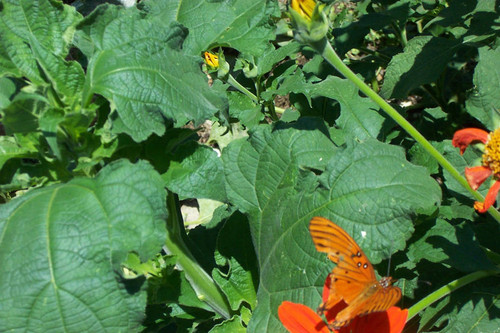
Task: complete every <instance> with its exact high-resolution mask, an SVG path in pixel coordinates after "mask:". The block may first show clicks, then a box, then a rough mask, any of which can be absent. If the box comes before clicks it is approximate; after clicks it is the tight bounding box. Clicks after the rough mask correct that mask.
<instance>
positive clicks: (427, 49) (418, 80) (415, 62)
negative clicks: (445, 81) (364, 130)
mask: <svg viewBox="0 0 500 333" xmlns="http://www.w3.org/2000/svg"><path fill="white" fill-rule="evenodd" d="M460 45H461V42H460V41H457V40H452V39H445V38H441V37H431V36H418V37H415V38H413V39H411V40H410V41H409V42H408V44H407V45H406V47H405V49H404V52H403V53H400V54H398V55H396V56H394V57H393V58H392V60H391V62H390V63H389V66H387V72H386V74H385V79H384V85H383V86H382V90H381V91H380V94H381V95H382V96H383V97H385V98H406V96H407V95H408V94H409V93H410V91H411V90H412V89H415V88H418V87H419V86H421V85H423V84H427V83H432V82H434V81H436V80H437V79H438V78H439V76H440V75H441V73H442V72H443V70H444V69H445V67H446V65H447V64H448V62H449V61H450V60H451V57H452V56H453V55H454V54H455V52H457V49H458V47H459V46H460Z"/></svg>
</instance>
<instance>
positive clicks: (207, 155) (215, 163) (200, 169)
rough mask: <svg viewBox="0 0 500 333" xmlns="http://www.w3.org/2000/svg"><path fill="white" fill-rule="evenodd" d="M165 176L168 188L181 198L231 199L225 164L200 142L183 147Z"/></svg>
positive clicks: (176, 154)
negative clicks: (227, 186)
mask: <svg viewBox="0 0 500 333" xmlns="http://www.w3.org/2000/svg"><path fill="white" fill-rule="evenodd" d="M162 177H163V180H164V181H165V185H166V186H167V188H168V189H169V190H171V191H173V192H175V193H177V194H179V195H180V196H181V197H184V198H207V199H213V200H218V201H226V200H227V199H226V190H225V187H224V171H223V169H222V161H221V160H220V158H219V157H218V156H217V153H216V152H215V151H214V150H213V149H212V148H211V147H208V146H203V145H200V144H198V143H197V142H189V143H187V144H184V145H181V146H180V147H179V148H178V149H177V150H176V151H175V152H174V154H173V156H171V157H170V165H169V168H168V169H167V172H165V173H164V174H163V175H162Z"/></svg>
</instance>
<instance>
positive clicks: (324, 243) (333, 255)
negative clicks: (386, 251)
mask: <svg viewBox="0 0 500 333" xmlns="http://www.w3.org/2000/svg"><path fill="white" fill-rule="evenodd" d="M309 232H310V233H311V237H312V239H313V242H314V244H315V245H316V250H318V251H319V252H325V253H327V254H328V258H330V260H331V261H333V262H334V263H337V267H335V268H334V269H333V271H332V280H331V281H332V282H331V283H332V285H331V288H330V296H329V299H328V301H327V302H325V303H323V304H322V305H321V306H320V309H318V310H319V312H323V311H325V310H328V309H329V308H330V307H331V305H332V304H334V303H333V302H335V301H338V300H340V299H343V300H344V301H345V302H346V303H347V304H350V303H351V302H352V301H353V300H354V299H356V297H357V296H358V295H360V294H361V293H362V292H363V291H364V290H365V289H366V288H367V287H368V286H370V285H373V284H374V283H375V282H377V280H376V277H375V271H374V270H373V266H372V264H371V263H370V261H369V260H368V258H367V257H366V255H365V254H364V252H363V251H362V250H361V248H360V247H359V246H358V244H356V242H355V241H354V239H352V237H351V236H349V234H348V233H346V232H345V231H344V230H343V229H342V228H340V227H339V226H338V225H336V224H335V223H333V222H332V221H330V220H328V219H325V218H323V217H319V216H316V217H313V218H312V219H311V222H310V224H309Z"/></svg>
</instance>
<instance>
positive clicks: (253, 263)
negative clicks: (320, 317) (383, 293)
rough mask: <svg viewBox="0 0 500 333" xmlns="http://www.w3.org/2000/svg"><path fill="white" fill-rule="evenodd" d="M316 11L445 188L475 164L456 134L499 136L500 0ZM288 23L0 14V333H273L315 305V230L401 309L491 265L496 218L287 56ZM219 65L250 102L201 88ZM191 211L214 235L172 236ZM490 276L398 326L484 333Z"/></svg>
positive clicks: (4, 9)
mask: <svg viewBox="0 0 500 333" xmlns="http://www.w3.org/2000/svg"><path fill="white" fill-rule="evenodd" d="M330 3H331V5H332V7H331V12H330V13H329V14H330V15H329V18H330V21H331V25H332V29H331V31H330V34H329V39H330V40H331V41H332V43H333V46H334V48H335V50H336V51H337V53H338V54H339V55H340V56H341V57H342V58H343V59H345V62H346V63H347V64H348V65H349V67H350V68H351V69H352V70H353V71H354V72H355V73H357V74H358V76H359V77H361V78H363V80H364V81H365V82H367V83H369V84H370V85H371V87H372V88H373V89H374V90H376V91H379V93H380V95H381V96H383V97H384V98H386V99H388V100H389V101H390V102H391V103H392V105H394V106H396V107H397V108H398V111H399V112H400V114H401V115H403V116H404V117H405V118H407V119H408V120H409V121H410V122H411V123H412V124H413V125H414V126H415V127H416V128H417V129H418V130H419V131H420V132H421V133H422V134H423V135H424V136H425V137H426V138H427V139H428V140H429V141H431V143H432V144H433V146H435V147H436V148H437V149H438V150H439V151H440V152H441V153H442V154H443V155H444V156H445V157H446V158H447V159H448V161H450V162H451V163H452V164H453V165H454V166H455V167H456V168H457V169H458V170H463V169H464V167H465V166H467V165H477V163H478V160H479V159H480V157H481V152H480V150H479V149H468V150H467V151H466V153H465V154H464V155H463V156H461V155H460V154H459V152H458V149H456V148H453V147H452V146H451V142H450V139H451V137H452V135H453V133H454V132H455V131H456V130H458V129H461V128H465V127H480V128H484V129H487V130H490V131H491V130H494V129H495V128H497V127H498V126H499V114H498V110H499V108H500V100H499V98H500V97H499V96H500V84H499V83H500V63H499V62H500V60H499V59H500V56H499V52H500V51H499V48H498V47H497V46H498V42H499V39H498V27H499V19H498V17H499V16H498V3H497V1H494V0H484V1H483V0H482V1H444V0H403V1H389V0H380V1H372V0H363V1H358V2H350V1H333V2H332V1H330ZM286 10H287V9H286V7H285V5H284V4H283V3H281V2H277V1H273V0H252V1H250V0H226V1H208V0H207V1H200V0H196V1H194V0H165V1H153V0H149V1H141V2H140V3H139V4H138V5H137V6H134V7H131V8H124V7H122V6H120V5H118V4H116V3H113V2H112V1H109V2H106V1H85V2H84V1H74V2H71V3H70V1H68V3H66V4H64V3H62V2H60V1H56V0H40V1H31V0H29V1H28V0H2V1H1V2H0V111H1V117H2V118H1V131H2V133H1V134H2V136H0V152H1V154H0V168H1V172H0V190H1V193H2V200H3V202H4V204H2V206H0V262H1V263H2V265H1V267H0V286H2V288H0V330H2V331H7V330H12V331H21V330H23V331H24V330H28V331H43V332H45V331H66V332H72V331H78V332H80V331H111V332H116V331H151V332H152V331H162V332H169V331H177V332H194V331H199V332H207V331H210V332H239V331H242V332H244V331H246V330H248V331H250V332H263V331H269V332H280V331H284V328H283V326H282V325H281V323H280V322H279V319H278V317H277V308H278V306H279V304H280V303H281V302H282V301H284V300H289V301H293V302H299V303H303V304H306V305H307V306H309V307H311V308H316V307H317V305H318V304H319V303H320V299H321V297H320V296H321V295H320V293H321V287H322V285H323V282H324V280H325V278H326V276H327V274H328V273H329V272H330V271H331V269H332V264H331V262H329V261H328V260H327V259H326V257H325V256H324V255H322V254H319V253H317V252H316V250H315V249H314V246H313V244H312V242H311V239H310V236H309V233H308V230H307V226H308V222H309V220H310V218H311V217H313V216H317V215H320V216H325V217H327V218H329V219H331V220H333V221H335V222H336V223H338V224H339V225H340V226H342V227H343V228H344V229H345V230H346V231H347V232H348V233H349V234H351V235H352V236H353V237H354V238H355V239H356V241H357V242H358V243H359V244H360V246H361V247H362V248H363V250H364V251H365V252H366V253H367V255H368V256H369V258H370V260H371V261H372V263H374V264H375V267H376V269H377V272H378V273H379V274H380V275H382V276H384V275H386V274H387V271H388V267H387V266H388V263H387V260H384V259H387V258H388V257H391V259H392V262H391V267H390V272H391V275H392V276H393V277H395V278H397V279H398V283H397V285H398V286H399V287H401V288H402V290H403V293H404V296H403V299H402V301H401V303H400V306H401V307H404V308H407V307H410V306H411V305H413V304H415V303H416V302H418V301H420V300H422V299H423V298H424V297H425V296H427V295H429V294H431V293H432V292H434V291H435V290H437V289H438V288H439V287H441V286H444V285H447V284H448V283H450V282H451V281H453V280H455V279H459V278H461V277H464V276H467V274H470V273H477V272H490V271H493V270H495V269H498V263H499V256H498V253H499V252H500V248H499V246H500V245H499V244H498V242H497V241H496V240H497V239H498V235H499V230H498V229H499V227H498V226H499V224H498V221H496V220H495V219H494V218H492V217H491V216H488V215H478V214H477V213H475V212H474V210H473V208H472V204H473V199H472V198H471V197H470V194H469V192H467V191H466V190H465V189H464V188H463V187H462V186H461V185H460V184H459V183H458V182H457V181H456V180H454V179H453V178H452V177H450V176H449V174H447V173H446V172H445V171H443V170H442V169H441V167H440V166H439V164H438V163H437V162H436V160H434V159H433V158H432V157H431V156H430V155H429V154H428V153H427V152H426V151H425V150H423V149H422V147H421V146H420V145H419V144H418V143H416V142H415V141H414V140H413V139H412V138H411V137H410V136H408V134H407V133H406V132H404V131H403V130H402V129H401V128H400V127H399V126H396V125H395V123H394V121H393V120H392V119H391V118H390V117H388V116H386V115H385V114H383V113H381V112H379V111H380V109H379V107H378V105H377V104H376V103H375V102H373V101H372V100H371V99H369V98H367V97H365V96H363V95H362V94H360V93H359V91H358V90H357V88H356V87H355V86H354V85H353V84H352V82H350V81H349V80H347V79H344V78H342V77H341V76H340V75H339V74H338V73H337V72H336V71H335V70H334V69H333V68H332V67H330V66H329V65H328V64H327V63H326V62H325V61H324V60H323V58H322V57H321V56H319V55H318V54H315V52H314V51H313V50H312V49H311V48H309V47H307V46H302V45H299V44H298V43H297V42H296V41H294V40H293V37H291V31H290V28H289V26H288V17H287V16H286V14H285V12H286ZM219 48H220V49H221V50H222V51H223V53H224V56H225V58H226V61H227V63H228V64H229V65H230V72H229V74H231V77H232V78H234V80H235V81H237V82H238V83H239V84H240V85H241V87H242V88H239V89H238V87H236V86H235V85H234V84H231V80H230V79H228V77H227V76H222V77H219V78H218V77H217V73H209V74H210V79H209V78H208V77H207V73H206V72H204V71H203V66H202V54H203V52H204V51H207V50H213V51H214V52H218V50H219ZM208 81H210V84H209V82H208ZM235 87H236V88H235ZM244 89H246V91H247V92H250V94H247V93H243V92H244ZM283 100H285V103H283V102H281V103H278V102H279V101H283ZM206 120H210V122H211V128H210V129H209V131H208V132H209V133H208V134H207V135H206V136H205V137H202V138H201V139H200V137H199V136H198V135H197V133H198V132H199V131H200V130H205V131H206V128H207V125H206V124H207V123H205V121H206ZM203 124H204V125H203ZM207 136H208V138H207ZM488 187H489V184H488V182H486V183H485V184H484V185H483V186H482V187H481V188H480V189H479V191H480V192H481V193H483V194H485V192H486V191H487V189H488ZM165 189H166V190H165ZM187 199H190V200H191V201H192V199H196V200H197V201H196V202H197V205H198V207H199V210H200V212H203V213H204V214H206V216H208V217H206V220H207V221H208V222H206V223H203V224H199V225H196V227H194V228H190V229H189V230H188V232H187V233H185V231H184V228H183V224H182V223H183V221H182V216H181V213H180V207H181V202H182V200H187ZM215 207H216V208H215ZM489 275H491V276H490V277H488V278H483V279H479V280H477V281H475V282H474V283H472V284H469V285H468V286H467V288H461V289H457V290H454V291H453V293H449V292H448V293H447V294H446V296H445V297H444V298H442V299H440V300H439V301H438V302H436V303H433V304H427V305H426V307H425V308H424V309H423V310H422V311H421V312H420V313H419V316H418V317H415V319H413V320H412V321H410V322H409V323H408V324H407V330H408V331H416V330H418V331H474V332H485V331H487V332H494V331H495V330H498V327H499V326H500V324H499V319H498V318H499V303H498V297H497V295H498V293H499V289H498V286H499V284H498V275H496V276H495V274H489Z"/></svg>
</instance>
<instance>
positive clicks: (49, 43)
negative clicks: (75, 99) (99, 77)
mask: <svg viewBox="0 0 500 333" xmlns="http://www.w3.org/2000/svg"><path fill="white" fill-rule="evenodd" d="M2 4H3V8H2V11H1V12H0V49H5V51H4V54H5V56H6V57H8V61H10V62H11V63H12V64H13V65H14V66H15V67H16V68H17V69H18V72H17V73H16V72H14V71H12V70H11V71H9V73H11V74H14V75H16V74H18V73H19V74H20V75H22V76H26V77H28V78H29V79H30V80H31V81H32V82H33V83H35V84H38V85H42V84H44V83H45V79H44V74H43V73H42V71H41V69H40V68H39V67H38V65H39V64H42V67H45V68H44V69H46V70H48V71H47V72H46V73H45V74H47V73H49V74H50V75H54V78H56V82H58V83H59V85H61V84H65V83H64V79H60V78H59V75H61V73H60V72H59V70H60V69H61V68H50V66H44V64H45V65H47V64H48V62H51V61H53V60H54V59H56V58H57V59H59V61H60V62H59V63H60V64H61V63H63V62H62V59H63V58H64V57H65V56H66V55H67V53H68V49H69V44H70V42H71V40H72V38H73V34H74V32H75V25H76V23H77V21H78V20H79V19H80V15H79V14H78V13H77V12H76V10H75V9H74V8H73V7H71V6H67V5H63V4H62V3H61V2H59V1H54V0H39V1H31V0H18V1H14V0H8V1H3V2H2ZM42 50H43V52H42ZM45 56H47V57H49V58H50V59H44V57H45ZM53 65H55V63H54V62H53V63H52V66H53ZM75 66H77V64H76V63H74V64H72V65H70V67H72V68H74V67H75ZM82 74H83V71H81V68H80V69H79V70H78V75H82ZM49 78H50V77H49ZM80 79H81V78H79V80H80Z"/></svg>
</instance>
